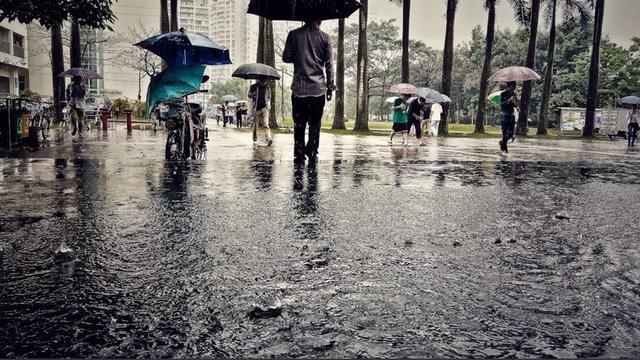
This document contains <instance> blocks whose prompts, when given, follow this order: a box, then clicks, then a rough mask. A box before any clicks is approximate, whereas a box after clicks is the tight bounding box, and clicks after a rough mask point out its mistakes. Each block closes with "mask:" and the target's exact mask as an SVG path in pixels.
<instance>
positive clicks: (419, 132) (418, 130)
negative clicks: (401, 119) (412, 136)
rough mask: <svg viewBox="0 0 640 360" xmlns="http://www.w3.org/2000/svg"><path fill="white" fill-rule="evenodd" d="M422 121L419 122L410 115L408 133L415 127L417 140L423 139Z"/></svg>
mask: <svg viewBox="0 0 640 360" xmlns="http://www.w3.org/2000/svg"><path fill="white" fill-rule="evenodd" d="M421 123H422V120H418V119H416V118H414V117H413V115H409V129H408V132H411V127H412V126H414V127H415V128H416V139H420V138H422V126H420V124H421Z"/></svg>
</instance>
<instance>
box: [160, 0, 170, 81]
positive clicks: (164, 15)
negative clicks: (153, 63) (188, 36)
mask: <svg viewBox="0 0 640 360" xmlns="http://www.w3.org/2000/svg"><path fill="white" fill-rule="evenodd" d="M160 32H161V33H163V34H164V33H168V32H169V9H168V8H167V0H160ZM166 68H167V63H166V62H165V61H164V60H162V70H164V69H166Z"/></svg>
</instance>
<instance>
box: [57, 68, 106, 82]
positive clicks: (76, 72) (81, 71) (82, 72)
mask: <svg viewBox="0 0 640 360" xmlns="http://www.w3.org/2000/svg"><path fill="white" fill-rule="evenodd" d="M58 76H59V77H65V76H68V77H73V76H81V77H82V78H83V79H86V80H91V79H102V76H101V75H100V74H98V73H97V72H95V71H93V70H91V69H87V68H70V69H67V70H66V71H64V72H62V73H60V74H59V75H58Z"/></svg>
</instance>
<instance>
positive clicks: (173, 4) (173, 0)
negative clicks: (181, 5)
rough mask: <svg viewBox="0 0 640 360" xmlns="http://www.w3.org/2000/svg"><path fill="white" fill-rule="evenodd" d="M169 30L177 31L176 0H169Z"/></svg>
mask: <svg viewBox="0 0 640 360" xmlns="http://www.w3.org/2000/svg"><path fill="white" fill-rule="evenodd" d="M169 30H170V31H178V0H171V24H170V27H169Z"/></svg>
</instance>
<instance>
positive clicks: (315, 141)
mask: <svg viewBox="0 0 640 360" xmlns="http://www.w3.org/2000/svg"><path fill="white" fill-rule="evenodd" d="M324 104H325V98H324V95H321V96H315V97H297V96H295V95H293V96H291V105H292V110H293V111H292V112H293V123H294V126H293V139H294V142H295V144H294V146H293V156H294V157H295V158H296V159H300V158H304V156H305V155H307V156H309V157H314V156H316V155H317V154H318V146H319V145H320V125H321V124H320V122H321V120H322V113H323V111H324ZM307 124H308V125H309V141H308V142H306V143H305V138H304V134H305V131H306V128H307Z"/></svg>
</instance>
